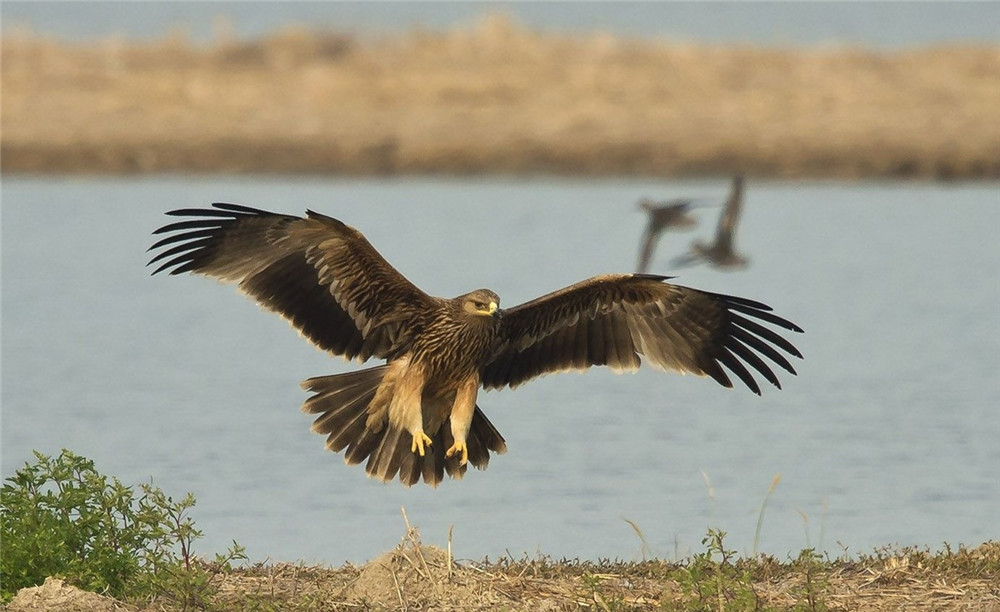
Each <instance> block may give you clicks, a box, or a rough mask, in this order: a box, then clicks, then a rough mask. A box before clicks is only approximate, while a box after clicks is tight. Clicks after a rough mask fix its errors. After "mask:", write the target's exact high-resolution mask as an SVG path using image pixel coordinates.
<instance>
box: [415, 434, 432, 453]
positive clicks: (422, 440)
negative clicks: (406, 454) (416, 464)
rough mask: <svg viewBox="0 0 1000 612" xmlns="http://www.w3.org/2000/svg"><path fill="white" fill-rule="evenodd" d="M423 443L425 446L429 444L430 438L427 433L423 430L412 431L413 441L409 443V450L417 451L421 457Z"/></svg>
mask: <svg viewBox="0 0 1000 612" xmlns="http://www.w3.org/2000/svg"><path fill="white" fill-rule="evenodd" d="M425 444H426V445H427V446H430V445H431V439H430V438H428V437H427V434H425V433H424V432H423V430H420V431H415V432H413V443H412V444H410V452H411V453H419V454H420V456H421V457H423V456H424V445H425Z"/></svg>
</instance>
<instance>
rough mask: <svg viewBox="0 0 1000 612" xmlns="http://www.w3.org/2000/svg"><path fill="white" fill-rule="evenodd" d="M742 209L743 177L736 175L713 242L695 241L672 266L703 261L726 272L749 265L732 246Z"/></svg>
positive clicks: (747, 260) (748, 261)
mask: <svg viewBox="0 0 1000 612" xmlns="http://www.w3.org/2000/svg"><path fill="white" fill-rule="evenodd" d="M742 209H743V177H742V176H739V175H737V176H735V177H733V182H732V187H731V189H730V191H729V199H727V200H726V204H725V206H724V207H723V209H722V215H721V216H720V217H719V224H718V225H717V226H716V228H715V242H713V243H711V244H706V243H704V242H702V241H700V240H696V241H695V242H694V244H693V245H691V250H690V252H688V253H687V254H686V255H682V256H681V257H678V258H677V259H675V260H674V261H673V265H674V266H677V267H680V266H688V265H692V264H696V263H698V262H699V261H705V262H707V263H708V264H709V265H711V266H713V267H715V268H720V269H723V270H727V269H734V268H743V267H745V266H746V265H747V264H749V263H750V260H749V259H747V258H746V257H744V256H743V255H741V254H739V253H737V252H736V249H735V248H734V245H733V243H734V236H735V234H736V224H737V223H738V222H739V219H740V211H741V210H742Z"/></svg>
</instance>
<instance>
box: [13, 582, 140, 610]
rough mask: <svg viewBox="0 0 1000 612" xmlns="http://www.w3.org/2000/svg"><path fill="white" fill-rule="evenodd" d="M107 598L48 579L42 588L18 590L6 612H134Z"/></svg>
mask: <svg viewBox="0 0 1000 612" xmlns="http://www.w3.org/2000/svg"><path fill="white" fill-rule="evenodd" d="M133 609H134V608H131V607H129V606H126V605H125V604H122V603H121V602H119V601H115V600H114V599H112V598H110V597H105V596H104V595H98V594H97V593H91V592H89V591H84V590H81V589H78V588H76V587H75V586H73V585H70V584H66V583H65V582H63V581H62V580H60V579H58V578H52V577H51V576H50V577H48V578H46V579H45V584H43V585H42V586H36V587H28V588H24V589H21V590H20V591H18V592H17V595H15V596H14V599H12V600H11V601H10V603H9V604H7V608H6V610H7V612H47V611H49V610H59V611H60V612H119V611H123V610H133Z"/></svg>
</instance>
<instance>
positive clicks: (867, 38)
mask: <svg viewBox="0 0 1000 612" xmlns="http://www.w3.org/2000/svg"><path fill="white" fill-rule="evenodd" d="M496 12H500V13H504V14H507V15H509V16H511V17H512V18H514V19H515V20H516V21H517V22H519V23H522V24H524V25H525V26H527V27H529V28H532V29H541V30H545V31H560V32H594V31H601V32H611V33H615V34H619V35H623V36H632V37H643V38H670V39H680V40H693V41H703V42H712V43H732V42H740V43H756V44H768V45H802V44H808V45H811V44H830V43H832V44H860V45H866V46H873V47H880V48H900V47H908V46H915V45H926V44H938V43H946V42H954V41H965V42H979V43H996V42H997V40H998V30H997V25H996V24H997V23H1000V4H998V3H995V2H292V1H283V2H225V3H219V2H4V3H3V5H2V14H3V18H4V21H5V23H7V24H11V23H19V24H29V25H31V26H32V27H34V28H36V29H38V30H39V31H42V32H46V33H49V34H53V35H57V36H60V37H63V38H69V39H88V38H99V37H105V36H109V35H118V36H126V37H130V38H150V37H157V36H162V35H164V34H165V33H166V32H167V31H169V30H170V29H171V28H181V29H182V30H183V31H185V32H187V33H189V34H190V35H191V37H192V39H194V40H197V41H206V40H211V39H212V37H213V36H214V34H213V29H214V28H215V24H216V23H217V17H220V16H221V17H224V18H225V19H226V20H227V21H228V22H229V23H231V24H232V27H233V30H234V31H235V33H236V34H237V35H239V36H244V37H255V36H261V35H264V34H268V33H271V32H273V31H275V30H276V29H278V28H280V27H281V26H283V25H288V24H303V23H304V24H310V25H312V26H316V27H328V28H333V29H336V30H349V31H353V30H362V31H372V32H382V33H384V32H393V31H399V30H401V29H407V28H411V27H422V28H431V29H443V28H449V27H455V26H467V25H469V24H472V23H475V22H476V21H477V20H478V19H480V18H481V17H482V15H484V14H488V13H496Z"/></svg>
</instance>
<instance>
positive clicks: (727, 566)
mask: <svg viewBox="0 0 1000 612" xmlns="http://www.w3.org/2000/svg"><path fill="white" fill-rule="evenodd" d="M725 537H726V532H724V531H720V530H718V529H709V530H708V535H706V536H705V538H704V539H702V541H701V543H702V546H705V548H706V550H705V552H703V553H699V554H697V555H695V556H694V557H692V558H691V560H690V561H689V562H688V563H687V565H686V566H685V567H683V568H681V569H679V570H677V571H675V572H674V574H673V578H674V580H676V581H677V583H678V584H679V585H680V587H681V592H682V594H683V596H682V598H681V600H680V601H664V602H663V607H664V609H665V610H685V611H692V612H695V611H697V612H702V611H704V612H710V611H712V612H741V611H744V610H758V609H760V607H761V602H760V598H759V597H758V596H757V592H756V590H755V589H754V580H753V576H752V575H751V573H750V570H749V569H748V568H747V567H746V566H745V564H739V565H737V564H736V563H734V560H735V559H736V551H734V550H727V549H726V547H725Z"/></svg>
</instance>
